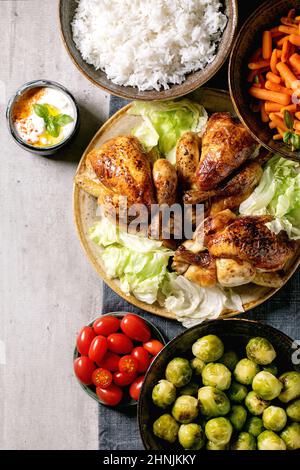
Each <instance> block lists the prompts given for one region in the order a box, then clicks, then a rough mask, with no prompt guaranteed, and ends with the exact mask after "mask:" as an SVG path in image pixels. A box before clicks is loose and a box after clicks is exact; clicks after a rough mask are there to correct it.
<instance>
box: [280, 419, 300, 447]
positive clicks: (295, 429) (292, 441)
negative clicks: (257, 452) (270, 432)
mask: <svg viewBox="0 0 300 470" xmlns="http://www.w3.org/2000/svg"><path fill="white" fill-rule="evenodd" d="M280 436H281V438H282V439H283V440H284V442H285V445H286V447H287V449H288V450H297V449H300V424H299V423H291V424H289V425H288V426H287V427H286V428H285V429H284V430H283V431H282V433H281V434H280Z"/></svg>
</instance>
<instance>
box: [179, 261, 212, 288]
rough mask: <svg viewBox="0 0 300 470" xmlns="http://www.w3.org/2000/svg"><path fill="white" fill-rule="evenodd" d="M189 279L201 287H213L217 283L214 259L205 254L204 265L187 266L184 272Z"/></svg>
mask: <svg viewBox="0 0 300 470" xmlns="http://www.w3.org/2000/svg"><path fill="white" fill-rule="evenodd" d="M184 277H186V278H187V279H188V280H189V281H191V282H195V284H198V285H199V286H201V287H213V286H215V285H216V283H217V272H216V261H215V259H214V258H212V257H211V256H209V255H208V256H207V264H206V265H200V266H199V265H192V266H189V268H188V269H187V271H186V272H185V274H184Z"/></svg>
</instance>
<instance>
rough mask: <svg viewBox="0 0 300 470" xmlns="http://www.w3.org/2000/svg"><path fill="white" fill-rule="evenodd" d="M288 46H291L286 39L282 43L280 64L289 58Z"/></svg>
mask: <svg viewBox="0 0 300 470" xmlns="http://www.w3.org/2000/svg"><path fill="white" fill-rule="evenodd" d="M290 46H291V43H290V41H289V40H288V39H286V40H285V41H284V42H283V46H282V56H281V62H287V60H288V58H289V56H290Z"/></svg>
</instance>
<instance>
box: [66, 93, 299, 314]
mask: <svg viewBox="0 0 300 470" xmlns="http://www.w3.org/2000/svg"><path fill="white" fill-rule="evenodd" d="M190 97H191V99H194V100H195V101H198V102H199V103H201V104H203V106H204V107H205V108H206V109H207V111H208V112H209V113H213V112H216V111H229V112H231V113H232V114H235V113H234V110H233V106H232V103H231V101H230V97H229V94H228V93H227V92H225V91H221V90H214V89H209V88H201V89H199V90H197V91H196V92H195V93H194V94H192V95H191V96H190ZM130 106H131V105H130V104H129V105H127V106H125V107H124V108H122V109H121V110H120V111H118V112H117V113H116V114H114V115H113V116H112V117H111V118H110V119H109V120H108V121H107V122H106V123H105V124H104V125H103V126H102V127H101V128H100V129H99V131H98V132H97V133H96V135H95V136H94V138H93V139H92V141H91V142H90V144H89V145H88V147H87V149H86V150H85V152H84V154H83V156H82V158H81V160H80V162H79V165H78V168H77V173H81V172H82V171H83V170H84V167H85V160H86V156H87V154H88V153H89V152H90V151H91V150H93V149H95V148H98V147H100V146H101V145H102V144H103V143H104V142H105V141H107V140H108V139H110V138H112V137H116V136H118V135H120V134H129V133H130V131H131V129H132V128H133V127H134V126H135V125H136V124H137V122H139V119H140V118H139V117H136V116H130V115H128V114H127V110H128V109H129V107H130ZM96 210H97V202H96V199H95V198H93V197H92V196H90V195H89V194H87V193H85V192H84V191H83V190H82V189H80V188H79V187H77V185H76V184H75V185H74V215H75V223H76V227H77V232H78V236H79V239H80V241H81V244H82V247H83V249H84V251H85V254H86V256H87V258H88V259H89V261H90V262H91V263H92V265H93V266H94V268H95V269H96V271H97V272H98V274H99V275H100V276H101V278H102V279H103V280H104V281H105V282H106V284H108V285H109V286H110V287H111V288H112V289H113V290H114V291H115V292H116V293H117V294H118V295H120V296H121V297H123V298H124V299H125V300H127V301H128V302H130V303H131V304H133V305H135V306H137V307H139V308H142V309H143V310H146V311H148V312H150V313H153V314H155V315H159V316H162V317H166V318H171V319H175V318H176V317H175V314H174V313H172V312H168V311H167V310H166V309H164V308H162V307H160V306H159V305H158V304H156V303H155V304H153V305H149V304H146V303H144V302H141V301H139V300H137V299H136V298H135V297H133V296H132V295H126V294H124V293H123V292H122V291H121V289H120V287H119V284H118V281H116V280H113V279H109V278H108V277H107V275H106V273H105V271H104V269H103V265H102V262H101V256H100V253H101V251H100V248H99V246H97V245H96V244H95V243H93V242H92V241H91V240H90V239H89V236H88V229H89V228H90V227H91V226H92V225H93V224H94V222H95V220H96ZM299 260H300V258H299V253H298V254H297V256H295V257H294V259H293V260H292V262H291V263H290V265H289V266H288V269H287V271H286V279H285V282H286V281H287V280H288V279H289V278H290V277H291V276H292V274H293V273H294V272H295V270H296V269H297V267H298V265H299ZM235 290H236V291H237V292H238V293H239V294H240V295H241V298H242V300H243V305H244V309H245V310H249V309H251V308H254V307H256V306H257V305H260V304H261V303H262V302H265V301H266V300H267V299H268V298H269V297H271V296H272V295H274V294H275V292H277V290H278V289H274V288H272V289H270V288H266V287H260V286H256V285H254V284H247V285H246V286H241V287H237V288H235ZM237 314H238V312H235V311H228V310H227V311H224V312H223V315H224V316H233V315H237Z"/></svg>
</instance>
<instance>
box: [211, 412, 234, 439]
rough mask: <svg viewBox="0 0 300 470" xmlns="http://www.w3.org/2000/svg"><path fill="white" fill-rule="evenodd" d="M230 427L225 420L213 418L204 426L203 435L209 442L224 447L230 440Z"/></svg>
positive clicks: (228, 422)
mask: <svg viewBox="0 0 300 470" xmlns="http://www.w3.org/2000/svg"><path fill="white" fill-rule="evenodd" d="M232 431H233V428H232V425H231V423H230V421H228V419H226V418H213V419H210V420H209V421H207V423H206V425H205V434H206V437H207V439H208V440H209V441H212V442H214V443H215V444H218V445H226V444H228V442H229V441H230V439H231V435H232Z"/></svg>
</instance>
